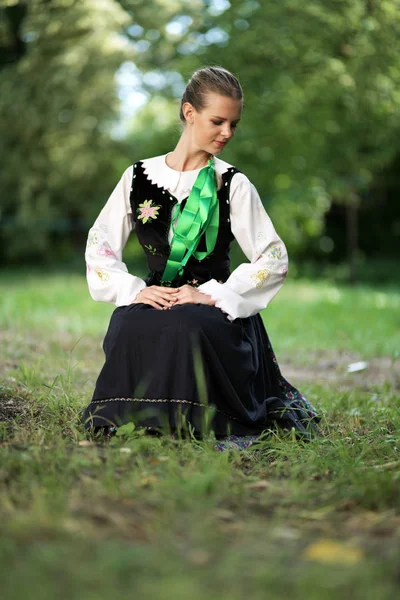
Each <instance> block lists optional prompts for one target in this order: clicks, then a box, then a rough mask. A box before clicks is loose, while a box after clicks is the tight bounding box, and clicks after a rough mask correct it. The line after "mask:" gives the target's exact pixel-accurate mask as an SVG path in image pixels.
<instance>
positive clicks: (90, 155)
mask: <svg viewBox="0 0 400 600" xmlns="http://www.w3.org/2000/svg"><path fill="white" fill-rule="evenodd" d="M399 8H400V1H399V0H381V1H378V0H329V1H328V2H319V1H318V0H308V1H307V2H303V3H301V2H299V0H280V2H273V1H272V0H267V1H266V2H257V1H255V0H230V2H228V0H193V1H192V2H190V3H188V2H183V1H181V0H168V1H167V0H154V1H152V2H151V3H144V2H142V1H141V0H119V1H117V0H101V1H99V0H97V1H96V0H30V2H29V3H28V2H26V1H24V0H5V1H3V4H0V49H1V61H0V69H1V70H0V156H1V159H2V164H3V169H2V171H1V173H0V193H1V213H0V217H1V220H0V235H1V237H2V244H3V247H5V248H6V258H8V259H13V258H14V259H18V257H26V256H27V255H29V254H32V253H33V254H36V255H40V254H43V253H45V252H47V251H48V249H49V248H50V247H51V244H53V243H54V234H51V233H50V232H49V231H48V229H49V227H48V224H49V222H51V223H52V229H53V230H54V229H55V228H56V229H57V228H58V229H59V230H60V231H61V230H62V228H63V227H67V226H69V225H68V224H71V223H72V222H73V223H75V227H76V226H77V223H78V224H79V220H80V219H81V220H82V219H89V220H90V219H91V218H93V217H94V216H95V214H96V213H97V212H98V210H100V208H101V206H102V205H103V203H104V201H105V200H106V198H107V196H108V194H109V193H110V191H111V189H112V187H113V186H114V185H115V183H116V181H117V178H118V177H119V176H120V174H121V173H122V170H123V169H124V168H125V167H126V166H127V165H128V164H130V163H132V162H133V161H134V160H137V159H139V158H144V157H146V156H151V155H154V154H157V153H162V152H166V151H168V150H172V149H173V147H174V144H175V143H176V141H177V139H178V136H179V133H180V125H179V118H178V114H179V101H180V97H181V93H182V91H183V88H184V84H185V82H186V80H187V78H188V77H189V76H190V74H191V73H192V72H193V70H195V69H196V68H199V67H201V66H203V65H207V64H214V65H223V66H225V67H226V68H228V69H230V70H231V71H233V72H234V73H235V74H236V75H237V76H238V77H239V79H240V81H241V83H242V86H243V89H244V100H245V101H244V113H243V118H242V121H241V122H240V125H239V127H238V131H237V133H236V135H235V139H234V140H233V142H232V143H231V144H229V146H228V147H227V149H226V151H224V153H223V155H221V157H222V158H225V159H226V160H228V161H229V162H232V163H233V164H235V165H236V166H238V167H239V168H240V169H241V170H242V171H243V172H245V173H246V174H247V175H248V176H249V178H250V179H251V180H252V181H253V182H254V184H255V185H256V187H257V188H258V190H259V192H260V195H261V197H262V198H263V200H264V202H265V204H266V207H267V209H268V211H269V213H270V214H271V217H272V219H273V221H274V223H275V224H276V227H277V229H278V231H279V233H280V234H281V235H282V237H283V238H284V239H285V242H287V244H288V246H289V249H290V250H291V251H293V250H295V251H298V252H300V251H301V250H302V248H304V247H308V248H310V247H312V245H313V244H312V243H311V244H310V239H311V240H313V239H314V240H315V244H317V243H318V242H319V240H320V238H321V233H322V231H323V225H324V217H325V214H326V211H327V210H328V209H329V206H330V204H331V202H332V201H333V202H336V203H337V202H340V203H343V204H345V205H348V206H357V205H358V204H359V203H360V202H363V201H364V199H365V198H367V197H368V199H369V202H370V201H371V190H374V189H375V188H376V182H377V181H378V180H379V174H380V173H381V172H383V171H384V169H386V170H387V168H388V166H389V165H390V164H391V161H393V159H394V157H395V155H396V153H398V141H397V140H398V136H399V128H400V114H399V105H400V92H399V89H400V86H399V83H400V56H399V54H398V52H397V51H396V50H397V41H398V39H399V33H400V10H399ZM124 64H125V65H128V66H129V64H131V65H132V67H133V66H134V67H135V68H136V69H139V73H141V81H140V89H142V90H143V91H145V92H146V93H147V94H148V102H146V104H145V106H144V107H143V108H142V109H141V110H140V111H139V112H138V113H137V114H136V115H135V118H134V119H133V121H132V122H131V123H130V124H126V123H125V125H126V130H125V134H126V135H125V136H124V139H117V138H116V137H115V135H113V125H115V122H116V120H117V119H118V118H119V100H118V94H117V89H116V78H115V74H116V73H117V72H118V71H119V69H120V67H121V65H124ZM133 91H138V90H137V89H132V92H133ZM383 196H384V195H383V194H380V193H379V194H376V198H377V201H380V199H381V198H382V197H383ZM55 224H56V225H55ZM82 227H83V228H85V227H87V221H86V222H85V223H84V224H83V225H82ZM32 232H34V234H33V235H32Z"/></svg>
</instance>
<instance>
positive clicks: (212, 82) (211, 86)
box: [179, 67, 243, 123]
mask: <svg viewBox="0 0 400 600" xmlns="http://www.w3.org/2000/svg"><path fill="white" fill-rule="evenodd" d="M209 92H214V93H216V94H219V95H221V96H226V97H227V98H233V99H234V100H243V90H242V88H241V85H240V83H239V80H238V79H237V77H235V75H233V74H232V73H231V72H230V71H228V70H227V69H224V68H223V67H203V68H202V69H198V70H197V71H195V72H194V73H193V75H192V76H191V78H190V80H189V82H188V84H187V86H186V89H185V91H184V93H183V96H182V100H181V108H180V112H179V118H180V120H181V121H182V122H183V123H186V119H185V115H184V114H183V110H182V106H183V105H184V103H185V102H190V104H191V105H192V106H194V108H195V109H196V111H197V112H201V111H202V110H203V109H204V108H205V106H206V95H207V94H208V93H209Z"/></svg>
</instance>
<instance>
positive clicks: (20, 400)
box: [0, 386, 39, 423]
mask: <svg viewBox="0 0 400 600" xmlns="http://www.w3.org/2000/svg"><path fill="white" fill-rule="evenodd" d="M38 412H39V409H38V408H37V407H34V406H33V405H32V403H31V402H29V399H28V398H26V397H24V395H23V394H22V393H21V394H20V393H19V390H18V389H11V388H7V387H4V386H0V422H3V423H4V422H7V421H8V422H9V421H14V419H15V418H16V417H24V416H27V417H29V418H31V417H32V415H33V416H35V413H38Z"/></svg>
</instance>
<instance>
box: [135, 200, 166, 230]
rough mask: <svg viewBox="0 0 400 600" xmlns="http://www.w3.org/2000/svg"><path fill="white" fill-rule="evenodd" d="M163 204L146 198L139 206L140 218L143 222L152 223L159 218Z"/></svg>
mask: <svg viewBox="0 0 400 600" xmlns="http://www.w3.org/2000/svg"><path fill="white" fill-rule="evenodd" d="M160 208H161V206H160V205H159V204H153V200H145V201H144V202H142V204H139V208H138V209H137V213H138V219H141V220H142V221H143V224H145V223H147V221H149V223H151V221H152V220H153V219H157V217H158V211H159V210H160Z"/></svg>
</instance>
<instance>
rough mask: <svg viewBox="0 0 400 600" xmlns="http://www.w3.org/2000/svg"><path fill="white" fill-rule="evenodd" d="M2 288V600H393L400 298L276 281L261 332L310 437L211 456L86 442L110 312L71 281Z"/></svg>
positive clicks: (19, 281)
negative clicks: (317, 416) (82, 419)
mask: <svg viewBox="0 0 400 600" xmlns="http://www.w3.org/2000/svg"><path fill="white" fill-rule="evenodd" d="M0 285H1V300H0V337H1V348H2V354H1V360H0V377H1V380H0V519H1V525H2V527H1V537H0V589H1V593H0V595H1V598H2V599H4V600H11V599H12V600H14V599H16V598H18V599H19V598H24V599H26V600H36V599H37V600H54V599H55V598H66V599H73V600H75V599H76V600H78V599H79V600H97V599H102V598H111V597H113V598H121V599H125V598H126V599H128V598H139V599H147V598H151V599H153V598H154V599H161V600H164V599H171V600H172V599H174V600H189V599H190V600H192V599H194V600H200V599H204V598H207V600H214V599H215V600H220V599H221V598H223V599H225V598H226V599H228V598H229V599H230V600H244V599H251V600H253V599H254V600H258V599H260V600H261V599H265V598H268V599H269V600H275V599H277V600H278V599H279V600H281V599H286V598H287V599H289V598H290V599H291V600H297V599H299V600H303V599H307V600H319V599H323V600H325V599H327V600H330V599H336V598H340V600H345V599H347V598H352V599H356V600H358V599H360V600H361V599H362V600H369V599H377V600H386V599H389V598H390V599H391V600H392V599H393V598H394V597H397V595H398V590H399V587H400V550H399V548H400V456H399V454H400V434H399V430H400V411H399V407H400V402H399V387H400V373H399V362H400V361H399V351H400V326H399V325H400V319H399V314H400V311H399V308H400V290H399V289H398V288H396V287H392V288H389V287H386V288H382V286H381V287H380V288H379V289H378V288H374V287H368V286H366V285H364V286H361V287H358V288H356V289H350V288H346V287H345V286H336V285H334V284H332V283H325V282H323V281H318V282H317V283H315V282H311V281H307V280H296V281H291V280H290V279H289V280H288V281H287V282H286V283H285V285H284V286H283V288H282V290H281V291H280V293H279V295H278V297H277V298H276V299H275V300H274V301H273V302H272V304H271V306H270V307H269V308H268V309H267V310H266V311H265V312H264V314H263V317H264V321H265V324H266V328H267V331H268V334H269V336H270V339H271V342H272V345H273V348H274V351H275V353H276V355H277V358H278V361H279V364H280V367H281V370H282V372H283V374H284V376H285V377H286V378H287V379H289V381H291V383H293V384H294V385H296V386H297V387H299V388H300V389H301V391H302V392H303V393H304V395H305V396H306V397H307V398H308V399H309V400H310V401H311V402H312V403H313V404H314V405H315V406H316V407H317V408H318V409H319V410H320V412H321V414H322V423H321V428H322V431H323V433H324V436H323V437H321V438H319V439H317V440H315V441H314V442H312V443H310V444H307V443H304V442H300V441H296V440H295V439H293V438H292V436H291V434H290V433H288V432H283V431H282V432H278V433H274V434H271V436H270V437H268V438H267V439H266V440H265V441H264V442H263V443H262V444H260V445H258V446H257V448H258V449H255V448H253V449H252V448H249V449H248V450H242V451H235V450H231V451H225V452H216V451H215V449H214V442H213V439H212V436H210V438H209V439H207V440H205V441H202V442H199V441H195V440H193V441H189V440H177V441H174V440H171V439H169V438H167V437H165V438H153V437H149V436H142V435H140V433H138V432H137V433H135V432H133V433H128V432H127V433H126V435H121V436H119V437H116V438H113V439H112V440H111V442H104V441H101V440H96V439H88V438H87V435H86V434H85V432H84V430H83V427H82V425H81V424H80V423H79V413H80V411H81V409H82V408H83V407H84V406H85V405H86V404H87V403H88V402H89V400H90V396H91V393H92V390H93V386H94V381H95V378H96V376H97V374H98V372H99V370H100V367H101V366H102V363H103V353H102V348H101V344H102V339H103V336H104V333H105V330H106V327H107V325H108V320H109V317H110V315H111V312H112V310H113V307H112V306H109V305H105V304H100V303H96V302H94V301H93V300H92V299H91V298H90V296H89V293H88V291H87V287H86V282H85V280H84V278H83V277H82V276H78V275H73V274H66V273H60V274H43V275H39V274H38V273H32V274H29V273H28V272H21V273H15V274H12V273H9V272H3V273H2V274H1V284H0ZM360 361H365V362H366V363H367V368H366V369H364V370H361V371H356V372H348V366H349V364H351V363H356V362H360Z"/></svg>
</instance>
